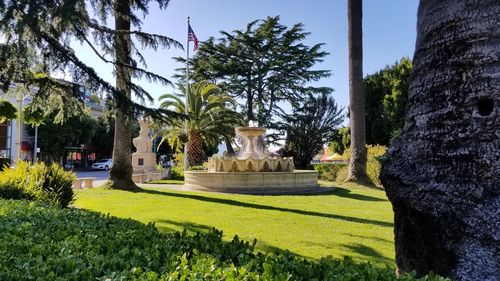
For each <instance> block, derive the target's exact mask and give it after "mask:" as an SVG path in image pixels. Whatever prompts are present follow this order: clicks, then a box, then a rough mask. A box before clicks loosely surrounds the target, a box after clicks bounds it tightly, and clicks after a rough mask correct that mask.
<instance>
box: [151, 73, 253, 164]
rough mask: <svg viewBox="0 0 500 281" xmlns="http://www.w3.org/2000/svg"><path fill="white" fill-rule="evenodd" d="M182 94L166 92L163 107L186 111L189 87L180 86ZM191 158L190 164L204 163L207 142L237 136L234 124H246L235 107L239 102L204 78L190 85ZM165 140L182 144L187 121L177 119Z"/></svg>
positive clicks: (174, 143)
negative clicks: (186, 95)
mask: <svg viewBox="0 0 500 281" xmlns="http://www.w3.org/2000/svg"><path fill="white" fill-rule="evenodd" d="M178 88H179V92H180V93H182V94H165V95H162V96H161V97H160V98H159V99H160V101H161V104H160V107H161V108H163V109H167V110H175V111H176V112H179V113H184V109H185V104H184V98H185V93H186V89H185V87H184V86H183V85H178ZM188 101H189V102H188V112H189V114H188V119H189V120H188V140H187V146H188V151H187V152H188V160H189V166H196V165H201V164H202V163H203V161H204V160H205V155H204V151H203V145H204V144H207V145H211V146H212V145H217V144H218V143H219V142H221V141H223V140H225V139H230V138H232V137H233V136H234V127H236V126H240V125H242V124H243V117H242V116H241V114H239V113H237V112H236V111H234V110H233V108H234V107H235V106H236V102H235V101H234V99H233V98H231V97H230V96H229V95H227V94H225V93H223V92H222V90H221V89H220V88H219V87H218V86H217V85H215V84H212V83H208V82H206V81H201V82H198V83H195V84H192V85H190V87H189V91H188ZM170 127H171V128H170V130H168V131H167V132H166V134H165V135H164V136H163V139H164V140H165V139H168V141H169V143H170V144H171V145H173V146H174V147H179V145H180V143H181V142H182V140H181V139H180V138H179V136H180V135H181V132H182V131H183V130H184V121H183V120H174V121H173V122H172V124H171V126H170Z"/></svg>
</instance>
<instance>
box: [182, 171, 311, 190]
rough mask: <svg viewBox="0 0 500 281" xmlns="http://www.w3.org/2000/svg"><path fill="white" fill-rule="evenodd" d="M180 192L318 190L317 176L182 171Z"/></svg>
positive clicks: (280, 173) (308, 173)
mask: <svg viewBox="0 0 500 281" xmlns="http://www.w3.org/2000/svg"><path fill="white" fill-rule="evenodd" d="M184 189H187V190H196V191H211V192H227V193H246V194H300V193H310V192H315V191H317V190H318V189H319V185H318V173H317V172H316V171H310V170H295V171H293V172H274V173H269V172H239V173H232V172H208V171H186V172H185V173H184Z"/></svg>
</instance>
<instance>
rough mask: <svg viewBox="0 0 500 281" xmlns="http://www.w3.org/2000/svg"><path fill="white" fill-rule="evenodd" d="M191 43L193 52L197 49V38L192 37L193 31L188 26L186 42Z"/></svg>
mask: <svg viewBox="0 0 500 281" xmlns="http://www.w3.org/2000/svg"><path fill="white" fill-rule="evenodd" d="M189 41H193V43H194V49H193V50H194V51H196V49H198V38H196V35H194V32H193V29H192V28H191V25H190V24H188V42H189Z"/></svg>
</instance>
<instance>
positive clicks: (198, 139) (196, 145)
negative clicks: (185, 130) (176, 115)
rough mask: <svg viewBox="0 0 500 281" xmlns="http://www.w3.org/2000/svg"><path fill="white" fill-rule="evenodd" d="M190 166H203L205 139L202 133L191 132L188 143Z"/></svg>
mask: <svg viewBox="0 0 500 281" xmlns="http://www.w3.org/2000/svg"><path fill="white" fill-rule="evenodd" d="M188 155H189V157H188V160H189V166H190V167H192V166H199V165H202V164H203V160H204V155H203V138H202V134H201V132H198V131H190V132H189V141H188Z"/></svg>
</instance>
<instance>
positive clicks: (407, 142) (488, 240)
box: [381, 0, 500, 280]
mask: <svg viewBox="0 0 500 281" xmlns="http://www.w3.org/2000/svg"><path fill="white" fill-rule="evenodd" d="M413 63H414V69H413V73H412V75H411V78H410V80H411V84H410V91H409V96H408V107H407V113H406V119H405V126H404V128H403V131H402V134H401V136H400V138H399V139H397V140H396V141H395V142H394V143H393V144H392V145H391V147H390V148H389V150H388V154H387V156H388V160H387V161H388V162H387V163H385V165H384V166H383V170H382V174H381V180H382V183H383V185H384V187H385V190H386V192H387V196H388V197H389V199H390V201H391V202H392V205H393V209H394V221H395V229H394V232H395V240H396V262H397V265H398V268H399V270H400V271H403V272H408V271H411V270H415V271H416V272H417V273H418V274H419V275H422V274H426V273H427V272H429V271H431V270H432V271H434V272H437V273H438V274H441V275H444V276H449V277H451V278H453V279H454V280H500V188H499V183H498V182H499V179H500V149H499V148H500V118H499V109H498V105H499V104H500V2H499V1H498V0H443V1H431V0H421V1H420V6H419V10H418V22H417V43H416V50H415V55H414V59H413Z"/></svg>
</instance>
